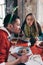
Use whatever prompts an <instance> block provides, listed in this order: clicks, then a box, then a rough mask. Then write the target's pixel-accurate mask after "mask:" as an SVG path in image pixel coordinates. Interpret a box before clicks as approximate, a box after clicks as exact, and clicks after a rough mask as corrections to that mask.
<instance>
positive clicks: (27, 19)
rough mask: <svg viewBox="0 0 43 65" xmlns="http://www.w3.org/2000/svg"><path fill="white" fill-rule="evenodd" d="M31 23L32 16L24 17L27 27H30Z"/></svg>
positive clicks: (32, 20)
mask: <svg viewBox="0 0 43 65" xmlns="http://www.w3.org/2000/svg"><path fill="white" fill-rule="evenodd" d="M33 22H34V18H33V16H32V15H29V16H27V17H26V23H27V25H28V26H31V25H32V24H33Z"/></svg>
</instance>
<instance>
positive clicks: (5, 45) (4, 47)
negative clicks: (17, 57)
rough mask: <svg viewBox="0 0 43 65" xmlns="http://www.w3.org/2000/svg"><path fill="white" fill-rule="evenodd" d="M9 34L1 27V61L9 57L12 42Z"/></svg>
mask: <svg viewBox="0 0 43 65" xmlns="http://www.w3.org/2000/svg"><path fill="white" fill-rule="evenodd" d="M7 36H8V33H7V32H6V31H4V30H1V29H0V63H2V62H6V61H7V58H8V54H9V48H10V42H9V41H8V38H7Z"/></svg>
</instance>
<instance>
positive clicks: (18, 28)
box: [13, 19, 21, 34]
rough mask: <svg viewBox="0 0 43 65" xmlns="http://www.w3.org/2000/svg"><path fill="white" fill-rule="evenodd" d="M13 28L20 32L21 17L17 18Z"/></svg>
mask: <svg viewBox="0 0 43 65" xmlns="http://www.w3.org/2000/svg"><path fill="white" fill-rule="evenodd" d="M13 30H14V33H16V34H18V33H20V31H21V27H20V19H16V20H15V23H14V24H13Z"/></svg>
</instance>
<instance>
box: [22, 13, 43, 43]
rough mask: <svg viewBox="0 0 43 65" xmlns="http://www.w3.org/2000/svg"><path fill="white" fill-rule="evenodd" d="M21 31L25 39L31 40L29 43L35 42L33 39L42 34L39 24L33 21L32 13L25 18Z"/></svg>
mask: <svg viewBox="0 0 43 65" xmlns="http://www.w3.org/2000/svg"><path fill="white" fill-rule="evenodd" d="M21 29H22V30H23V31H24V34H25V36H26V37H27V38H31V39H30V41H31V43H34V42H35V39H34V38H37V37H38V36H40V35H41V34H42V31H41V27H40V25H39V23H38V22H37V21H36V20H35V18H34V16H33V14H32V13H29V14H28V15H27V16H26V18H25V21H24V22H23V24H22V27H21ZM33 39H34V41H33Z"/></svg>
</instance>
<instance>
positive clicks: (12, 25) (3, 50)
mask: <svg viewBox="0 0 43 65" xmlns="http://www.w3.org/2000/svg"><path fill="white" fill-rule="evenodd" d="M10 18H11V14H8V15H7V16H6V17H5V19H4V27H1V28H0V65H18V64H20V63H24V62H26V61H27V59H28V57H27V56H26V55H24V56H21V57H19V58H18V59H16V60H14V61H12V62H7V58H8V54H9V49H10V47H11V43H10V41H9V39H8V37H11V34H12V33H15V35H17V34H18V33H19V32H20V29H19V26H20V18H19V17H18V16H15V15H13V16H12V18H11V21H10ZM17 26H18V27H17ZM20 65H21V64H20Z"/></svg>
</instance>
